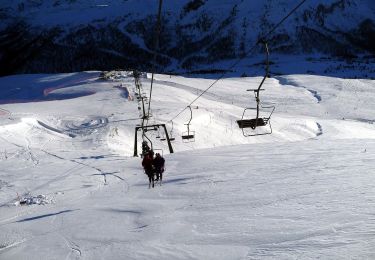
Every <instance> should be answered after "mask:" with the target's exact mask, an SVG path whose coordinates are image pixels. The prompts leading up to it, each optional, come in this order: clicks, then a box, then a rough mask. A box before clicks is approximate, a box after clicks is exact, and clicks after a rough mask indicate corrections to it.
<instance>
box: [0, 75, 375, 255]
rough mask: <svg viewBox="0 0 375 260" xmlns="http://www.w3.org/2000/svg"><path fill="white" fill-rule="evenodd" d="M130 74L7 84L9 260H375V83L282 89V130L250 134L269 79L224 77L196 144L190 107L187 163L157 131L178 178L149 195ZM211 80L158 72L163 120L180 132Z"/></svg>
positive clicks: (288, 80) (4, 165) (3, 155)
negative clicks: (257, 92) (247, 122)
mask: <svg viewBox="0 0 375 260" xmlns="http://www.w3.org/2000/svg"><path fill="white" fill-rule="evenodd" d="M128 75H129V74H128V73H125V72H124V73H122V75H120V76H119V77H118V79H117V80H116V81H104V80H100V79H98V76H99V73H98V72H83V73H72V74H56V75H20V76H10V77H4V78H0V92H1V93H0V94H1V96H2V100H1V103H2V104H3V105H1V107H0V143H1V146H0V259H215V260H216V259H375V188H374V187H375V167H374V166H375V125H374V120H375V102H374V101H375V99H374V97H375V95H374V94H375V81H371V80H361V79H357V80H350V79H341V78H331V77H321V76H309V75H288V76H279V77H276V78H271V79H267V80H266V83H265V86H264V88H265V89H266V91H263V92H261V99H262V101H263V105H264V106H267V105H272V104H274V105H275V106H276V110H275V113H274V114H273V117H272V121H271V122H272V128H273V133H272V135H263V136H256V137H248V138H246V137H244V136H243V135H242V132H241V130H240V129H238V127H237V124H236V120H237V119H239V118H241V116H242V113H243V109H244V108H245V107H254V106H255V101H254V97H253V93H252V92H247V91H246V90H247V89H253V88H256V87H257V86H258V84H259V82H260V81H261V77H254V78H228V79H224V80H222V81H219V82H218V83H217V85H216V86H215V87H214V88H212V89H211V90H210V91H209V92H208V93H206V94H205V95H203V96H202V97H201V98H200V99H199V100H198V101H197V102H196V103H194V104H193V106H192V107H193V119H192V121H191V130H193V131H195V142H194V143H183V142H182V140H181V134H182V132H184V131H186V126H185V125H184V124H185V123H187V122H188V121H189V117H190V116H189V111H188V110H186V111H184V112H183V113H181V115H180V116H178V117H177V118H176V119H175V120H173V122H174V128H173V132H172V134H173V136H174V137H175V138H176V140H175V141H174V142H173V148H174V150H175V153H174V154H169V152H168V149H167V145H166V143H164V142H162V141H160V140H159V139H157V138H156V136H157V135H158V133H157V132H152V131H151V132H148V133H147V134H148V137H149V138H150V139H151V140H152V142H153V146H154V148H155V150H156V151H159V152H161V150H157V149H162V151H163V154H164V157H165V159H166V168H167V169H166V172H165V175H164V181H163V184H162V186H160V185H159V184H157V185H156V187H155V188H153V189H148V181H147V177H146V175H145V174H144V173H143V170H142V167H141V159H140V158H139V157H132V155H133V146H134V128H135V126H136V125H137V124H139V123H140V120H138V119H137V118H139V114H140V111H139V110H138V109H137V107H138V103H137V99H136V96H135V86H134V80H133V78H132V77H130V76H128ZM149 78H150V77H149V76H148V77H147V78H142V79H141V81H142V85H143V89H142V92H144V93H146V95H147V96H148V91H149V87H150V79H149ZM212 82H213V80H212V79H202V78H184V77H176V76H169V75H156V81H155V85H154V92H153V96H152V102H151V108H152V115H153V117H152V119H151V120H150V122H149V123H150V124H152V123H166V124H167V127H168V130H171V124H170V123H169V122H168V120H170V119H171V118H173V117H174V116H175V115H176V114H178V112H180V111H181V109H183V108H184V107H185V106H186V105H188V104H189V103H190V101H192V100H193V99H194V98H196V97H197V95H199V94H200V93H201V91H202V90H204V89H205V88H207V87H208V86H209V85H210V84H211V83H212ZM26 101H32V102H26ZM9 102H13V103H9ZM19 102H26V103H19ZM266 112H267V111H266ZM254 115H255V114H254V110H253V109H249V110H247V113H246V114H245V116H246V117H254ZM262 115H263V114H262ZM265 130H267V129H259V130H258V131H259V133H261V132H262V131H265ZM245 133H246V134H249V133H250V131H249V130H246V132H245ZM160 135H162V133H160ZM140 141H141V139H140V138H139V139H138V142H140ZM138 149H139V150H140V147H139V148H138Z"/></svg>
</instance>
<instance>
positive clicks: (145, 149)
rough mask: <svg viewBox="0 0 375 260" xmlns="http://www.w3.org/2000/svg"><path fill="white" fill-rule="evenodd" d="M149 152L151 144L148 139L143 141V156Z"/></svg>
mask: <svg viewBox="0 0 375 260" xmlns="http://www.w3.org/2000/svg"><path fill="white" fill-rule="evenodd" d="M149 152H150V146H148V143H147V141H143V142H142V156H143V157H144V156H145V155H146V154H148V153H149Z"/></svg>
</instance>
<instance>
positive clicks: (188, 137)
mask: <svg viewBox="0 0 375 260" xmlns="http://www.w3.org/2000/svg"><path fill="white" fill-rule="evenodd" d="M181 137H182V139H193V138H194V135H183V136H181Z"/></svg>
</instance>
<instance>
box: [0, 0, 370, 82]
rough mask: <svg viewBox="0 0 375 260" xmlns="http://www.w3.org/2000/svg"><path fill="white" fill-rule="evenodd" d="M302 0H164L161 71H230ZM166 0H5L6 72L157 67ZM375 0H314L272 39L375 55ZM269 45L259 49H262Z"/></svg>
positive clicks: (316, 49) (2, 55)
mask: <svg viewBox="0 0 375 260" xmlns="http://www.w3.org/2000/svg"><path fill="white" fill-rule="evenodd" d="M298 3H299V1H295V0H266V1H260V0H257V1H243V0H215V1H214V0H181V1H174V0H164V1H163V8H162V12H163V13H162V29H161V37H160V51H159V52H160V55H158V58H157V65H158V71H164V72H181V71H191V70H199V69H206V70H207V69H213V68H220V66H219V65H218V64H220V63H221V62H222V61H225V60H232V59H236V58H239V57H242V56H244V55H245V54H246V53H247V52H248V51H249V49H251V48H252V47H253V45H254V44H255V42H256V41H257V39H259V38H260V37H261V36H262V35H264V34H265V33H267V32H268V31H269V30H270V29H271V28H272V27H273V26H274V25H275V24H277V23H278V22H279V21H280V20H281V19H282V18H283V17H285V16H286V14H288V12H289V11H290V10H292V8H293V7H295V6H296V5H297V4H298ZM157 7H158V1H157V0H153V1H145V0H143V1H140V0H138V1H135V0H127V1H119V0H117V1H115V0H107V1H84V0H54V1H44V0H18V1H11V0H5V1H1V3H0V39H1V41H0V68H1V69H0V75H8V74H13V73H25V72H57V71H58V72H69V71H81V70H91V69H95V70H106V69H113V68H138V69H141V70H150V68H151V65H152V58H153V45H154V39H155V26H156V16H157V15H156V13H157ZM374 17H375V3H374V1H372V0H327V1H315V0H310V1H307V2H306V3H304V4H303V5H302V6H301V8H299V9H298V10H297V11H296V12H295V13H293V15H292V16H291V17H289V18H288V19H287V20H286V21H285V22H284V23H283V24H282V25H281V26H280V27H279V28H278V29H277V30H276V31H275V32H274V33H272V35H270V37H269V45H270V50H271V53H272V54H294V55H300V54H302V55H318V56H324V57H340V58H345V59H348V58H349V59H350V58H355V57H356V56H358V55H360V56H361V55H365V56H367V57H371V56H372V57H373V55H374V53H375V47H374V46H375V42H374V39H375V21H374ZM262 52H263V50H262V48H261V46H260V47H259V48H258V49H257V50H256V51H255V53H250V55H255V54H261V53H262Z"/></svg>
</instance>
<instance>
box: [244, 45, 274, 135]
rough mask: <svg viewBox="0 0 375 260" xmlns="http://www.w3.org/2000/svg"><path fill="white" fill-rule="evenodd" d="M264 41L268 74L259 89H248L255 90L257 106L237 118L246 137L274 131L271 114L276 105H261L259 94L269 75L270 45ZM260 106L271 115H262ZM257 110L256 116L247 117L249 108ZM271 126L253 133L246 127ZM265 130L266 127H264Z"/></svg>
mask: <svg viewBox="0 0 375 260" xmlns="http://www.w3.org/2000/svg"><path fill="white" fill-rule="evenodd" d="M260 42H262V43H263V44H264V45H265V49H266V53H267V59H266V74H265V75H264V77H263V79H262V81H261V83H260V84H259V87H258V88H257V89H248V90H247V91H254V96H255V101H256V104H257V106H256V108H249V107H248V108H245V109H244V111H243V114H242V118H241V119H240V120H237V124H238V127H239V128H240V129H241V130H242V134H243V135H244V136H245V137H248V136H256V135H267V134H271V133H272V126H271V121H270V119H271V116H272V113H273V111H274V110H275V106H262V105H261V102H260V97H259V94H260V91H263V90H264V89H262V86H263V83H264V81H265V80H266V78H267V77H268V76H269V51H268V45H267V42H265V41H260ZM260 108H262V110H267V111H269V115H268V116H267V117H264V116H263V117H262V116H261V115H260ZM254 109H255V110H256V116H255V118H250V119H248V118H245V114H246V111H247V110H254ZM267 125H268V126H269V130H268V131H264V132H259V131H257V132H252V133H245V131H244V129H246V128H251V129H252V130H255V129H257V128H258V127H265V126H267ZM263 130H264V129H263Z"/></svg>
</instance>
